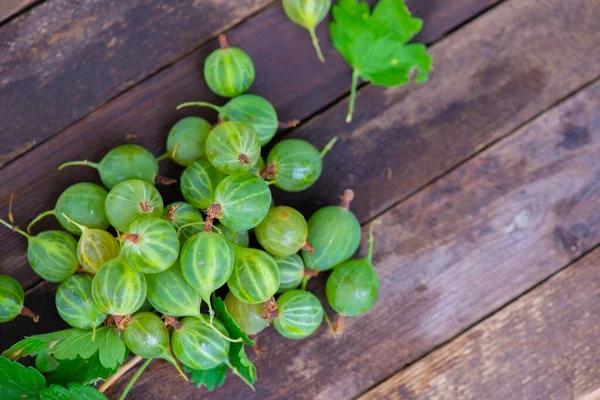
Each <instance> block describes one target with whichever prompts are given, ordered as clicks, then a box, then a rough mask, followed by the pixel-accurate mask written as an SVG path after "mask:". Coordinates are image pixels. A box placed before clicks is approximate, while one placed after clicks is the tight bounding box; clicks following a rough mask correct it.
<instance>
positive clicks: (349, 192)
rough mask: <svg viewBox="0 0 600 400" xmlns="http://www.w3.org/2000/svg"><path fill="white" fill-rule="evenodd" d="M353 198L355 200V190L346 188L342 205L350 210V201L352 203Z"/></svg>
mask: <svg viewBox="0 0 600 400" xmlns="http://www.w3.org/2000/svg"><path fill="white" fill-rule="evenodd" d="M352 200H354V192H353V191H352V189H346V190H344V195H343V196H342V202H341V204H340V207H342V208H343V209H345V210H348V209H349V208H350V203H352Z"/></svg>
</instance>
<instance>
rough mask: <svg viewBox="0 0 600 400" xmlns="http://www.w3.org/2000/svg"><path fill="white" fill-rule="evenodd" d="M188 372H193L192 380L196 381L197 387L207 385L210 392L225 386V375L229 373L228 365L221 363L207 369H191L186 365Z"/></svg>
mask: <svg viewBox="0 0 600 400" xmlns="http://www.w3.org/2000/svg"><path fill="white" fill-rule="evenodd" d="M184 369H185V371H186V372H189V373H191V375H190V381H192V383H194V384H195V385H196V386H197V387H202V386H206V389H207V390H208V391H209V392H212V391H213V390H215V388H217V387H221V386H223V383H224V382H225V376H226V375H227V365H226V364H221V365H219V366H218V367H215V368H211V369H207V370H203V371H200V370H197V369H191V368H187V367H185V366H184Z"/></svg>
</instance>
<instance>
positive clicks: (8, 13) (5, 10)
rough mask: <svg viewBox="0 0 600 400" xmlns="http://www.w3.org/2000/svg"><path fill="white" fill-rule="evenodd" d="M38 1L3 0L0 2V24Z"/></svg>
mask: <svg viewBox="0 0 600 400" xmlns="http://www.w3.org/2000/svg"><path fill="white" fill-rule="evenodd" d="M38 1H39V0H2V2H0V24H2V23H3V22H4V21H6V20H7V19H9V18H11V17H14V16H15V15H17V14H18V13H19V12H20V11H22V10H24V9H25V8H27V7H29V6H31V5H32V4H35V3H37V2H38ZM42 1H43V0H42Z"/></svg>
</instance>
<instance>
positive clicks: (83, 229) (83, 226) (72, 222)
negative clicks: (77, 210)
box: [27, 210, 88, 233]
mask: <svg viewBox="0 0 600 400" xmlns="http://www.w3.org/2000/svg"><path fill="white" fill-rule="evenodd" d="M51 211H52V215H54V210H51ZM48 212H49V211H46V213H48ZM44 214H45V213H44ZM62 216H63V217H65V219H66V220H67V222H68V223H70V224H73V225H75V226H76V227H78V228H79V230H81V232H82V233H83V232H85V229H88V227H87V226H85V225H81V224H78V223H77V222H75V221H73V220H72V219H71V218H69V216H68V215H67V214H65V213H62ZM38 217H39V215H38ZM42 218H43V217H42ZM34 222H35V219H34V220H33V221H31V223H30V224H29V226H28V227H27V232H31V229H30V228H31V226H32V225H33V223H34Z"/></svg>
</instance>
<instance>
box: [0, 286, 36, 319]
mask: <svg viewBox="0 0 600 400" xmlns="http://www.w3.org/2000/svg"><path fill="white" fill-rule="evenodd" d="M24 301H25V292H23V288H22V287H21V285H19V282H17V280H16V279H14V278H12V277H10V276H8V275H0V323H2V322H8V321H12V320H13V319H15V318H16V317H17V316H18V315H24V316H27V317H30V318H33V320H34V321H35V322H38V319H39V317H38V316H37V315H35V314H34V313H33V312H32V311H31V310H30V309H29V308H27V307H25V306H24V305H23V303H24Z"/></svg>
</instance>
